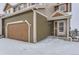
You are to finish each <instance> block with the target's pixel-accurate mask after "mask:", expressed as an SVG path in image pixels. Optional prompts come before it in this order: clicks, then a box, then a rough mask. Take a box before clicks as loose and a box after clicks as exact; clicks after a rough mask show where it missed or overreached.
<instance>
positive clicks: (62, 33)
mask: <svg viewBox="0 0 79 59" xmlns="http://www.w3.org/2000/svg"><path fill="white" fill-rule="evenodd" d="M60 22H63V23H64V31H63V32H60V31H59V23H60ZM65 22H66V21H65V20H62V21H58V25H57V26H58V30H57V32H58V35H60V34H61V35H65V31H66V25H65Z"/></svg>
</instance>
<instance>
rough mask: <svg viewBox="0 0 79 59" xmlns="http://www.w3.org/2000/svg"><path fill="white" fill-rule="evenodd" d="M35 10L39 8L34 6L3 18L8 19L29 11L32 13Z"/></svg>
mask: <svg viewBox="0 0 79 59" xmlns="http://www.w3.org/2000/svg"><path fill="white" fill-rule="evenodd" d="M35 9H37V8H36V7H35V6H32V7H30V8H26V9H23V10H20V11H17V12H15V13H13V14H9V15H6V16H4V17H2V18H8V17H11V16H14V15H17V14H21V13H24V12H27V11H30V10H35Z"/></svg>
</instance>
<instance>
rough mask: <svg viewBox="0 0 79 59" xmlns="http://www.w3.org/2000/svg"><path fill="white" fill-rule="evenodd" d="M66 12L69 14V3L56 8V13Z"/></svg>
mask: <svg viewBox="0 0 79 59" xmlns="http://www.w3.org/2000/svg"><path fill="white" fill-rule="evenodd" d="M57 10H59V11H64V12H67V11H68V3H64V4H60V5H58V6H55V11H57Z"/></svg>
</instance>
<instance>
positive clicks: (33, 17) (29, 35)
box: [2, 9, 49, 42]
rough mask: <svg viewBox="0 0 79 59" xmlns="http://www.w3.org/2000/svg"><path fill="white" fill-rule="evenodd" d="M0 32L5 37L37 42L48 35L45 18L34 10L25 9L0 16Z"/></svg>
mask: <svg viewBox="0 0 79 59" xmlns="http://www.w3.org/2000/svg"><path fill="white" fill-rule="evenodd" d="M2 25H3V27H2V34H3V35H4V37H6V38H11V39H15V40H21V41H26V42H38V41H40V40H42V39H44V38H46V37H47V36H48V35H49V26H48V21H47V18H46V17H45V16H43V15H41V13H39V12H37V11H36V10H32V9H30V10H27V11H24V12H21V13H17V14H15V15H12V16H7V17H4V18H2Z"/></svg>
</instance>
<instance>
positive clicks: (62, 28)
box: [59, 22, 64, 32]
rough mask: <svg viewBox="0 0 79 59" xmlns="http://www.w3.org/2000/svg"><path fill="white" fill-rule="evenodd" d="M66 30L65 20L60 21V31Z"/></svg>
mask: <svg viewBox="0 0 79 59" xmlns="http://www.w3.org/2000/svg"><path fill="white" fill-rule="evenodd" d="M63 31H64V22H60V23H59V32H63Z"/></svg>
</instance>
